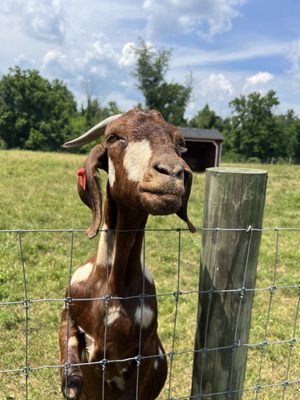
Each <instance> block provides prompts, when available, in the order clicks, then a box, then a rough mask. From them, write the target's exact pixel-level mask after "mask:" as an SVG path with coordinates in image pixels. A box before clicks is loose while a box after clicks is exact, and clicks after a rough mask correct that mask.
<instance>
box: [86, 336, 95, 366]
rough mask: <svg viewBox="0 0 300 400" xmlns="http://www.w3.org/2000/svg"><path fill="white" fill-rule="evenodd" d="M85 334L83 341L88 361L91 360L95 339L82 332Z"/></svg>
mask: <svg viewBox="0 0 300 400" xmlns="http://www.w3.org/2000/svg"><path fill="white" fill-rule="evenodd" d="M84 336H85V343H86V352H87V359H88V361H91V360H92V357H93V355H94V353H95V339H94V338H93V337H92V336H91V335H89V334H87V333H86V332H85V333H84Z"/></svg>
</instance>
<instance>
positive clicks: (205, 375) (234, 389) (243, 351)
mask: <svg viewBox="0 0 300 400" xmlns="http://www.w3.org/2000/svg"><path fill="white" fill-rule="evenodd" d="M266 183H267V173H266V172H265V171H261V170H252V169H244V168H241V169H240V168H234V169H230V168H209V169H208V170H207V171H206V189H205V204H204V225H203V227H204V228H207V229H208V230H205V229H204V231H203V236H202V255H201V267H200V281H199V290H200V292H199V305H198V319H197V332H196V338H195V355H194V365H193V382H192V391H191V396H192V398H195V399H209V400H210V399H216V400H225V399H226V400H228V399H234V400H238V399H241V398H242V390H243V384H244V378H245V370H246V362H247V347H245V346H243V344H246V343H248V339H249V331H250V323H251V310H252V300H253V291H251V290H248V289H254V288H255V279H256V267H257V261H258V253H259V247H260V238H261V232H259V231H256V230H255V229H257V228H261V227H262V220H263V212H264V204H265V194H266ZM211 228H219V229H211ZM241 228H243V229H241ZM210 229H211V230H210ZM223 229H224V230H223ZM226 229H235V230H234V231H232V230H226ZM201 292H205V293H201ZM216 348H218V349H217V350H215V349H216ZM211 393H218V395H214V396H209V394H211Z"/></svg>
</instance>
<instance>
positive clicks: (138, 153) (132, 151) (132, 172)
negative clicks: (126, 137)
mask: <svg viewBox="0 0 300 400" xmlns="http://www.w3.org/2000/svg"><path fill="white" fill-rule="evenodd" d="M151 156H152V150H151V146H150V142H149V141H148V140H147V139H143V140H142V141H140V142H131V143H129V144H128V146H127V148H126V152H125V156H124V167H125V170H126V172H127V175H128V178H129V179H130V180H132V181H133V182H140V181H141V180H142V179H143V176H144V174H145V172H146V170H147V169H148V165H149V161H150V158H151Z"/></svg>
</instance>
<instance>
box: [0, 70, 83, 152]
mask: <svg viewBox="0 0 300 400" xmlns="http://www.w3.org/2000/svg"><path fill="white" fill-rule="evenodd" d="M75 112H76V103H75V100H74V97H73V94H72V93H71V92H70V91H69V90H68V89H67V87H66V86H65V84H64V83H62V82H61V81H58V80H54V81H52V82H49V81H48V80H47V79H45V78H42V77H41V76H40V74H39V72H38V71H36V70H21V68H19V67H17V66H16V67H13V68H10V70H9V73H8V74H7V75H4V76H3V78H2V79H1V81H0V140H1V143H2V146H3V147H4V146H5V147H7V148H14V147H19V148H26V149H33V150H37V149H39V150H57V149H60V148H61V145H62V143H63V142H64V140H65V138H66V137H67V136H69V135H70V119H71V117H72V116H73V115H74V114H75Z"/></svg>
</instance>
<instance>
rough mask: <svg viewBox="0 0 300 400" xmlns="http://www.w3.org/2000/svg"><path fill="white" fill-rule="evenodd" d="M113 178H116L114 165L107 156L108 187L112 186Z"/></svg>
mask: <svg viewBox="0 0 300 400" xmlns="http://www.w3.org/2000/svg"><path fill="white" fill-rule="evenodd" d="M115 180H116V170H115V166H114V163H113V162H112V160H111V159H110V157H108V181H109V185H110V187H113V186H114V183H115Z"/></svg>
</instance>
